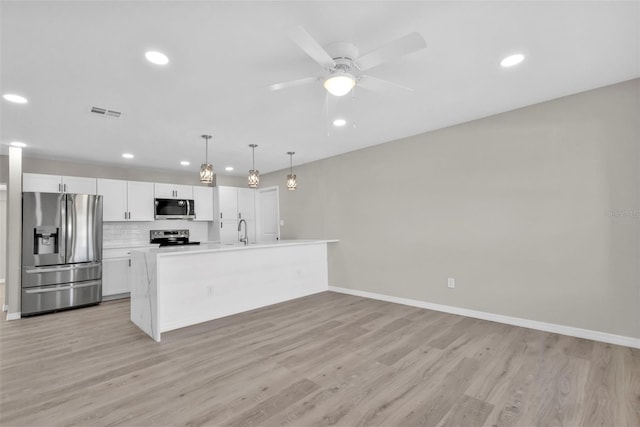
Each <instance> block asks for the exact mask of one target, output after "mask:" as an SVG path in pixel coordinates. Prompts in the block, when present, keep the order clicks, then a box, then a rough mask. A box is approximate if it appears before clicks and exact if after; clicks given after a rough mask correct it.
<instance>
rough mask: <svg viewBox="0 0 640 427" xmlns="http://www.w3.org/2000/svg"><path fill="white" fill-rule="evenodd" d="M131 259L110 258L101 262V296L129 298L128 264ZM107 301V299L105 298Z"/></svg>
mask: <svg viewBox="0 0 640 427" xmlns="http://www.w3.org/2000/svg"><path fill="white" fill-rule="evenodd" d="M130 262H131V258H112V259H103V260H102V296H103V297H110V296H114V295H120V294H122V297H127V296H129V295H128V293H129V292H130V287H129V264H130ZM107 299H109V298H107Z"/></svg>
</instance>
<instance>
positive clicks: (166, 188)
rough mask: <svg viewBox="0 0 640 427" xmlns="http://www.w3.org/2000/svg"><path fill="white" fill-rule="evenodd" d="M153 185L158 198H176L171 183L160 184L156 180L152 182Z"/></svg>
mask: <svg viewBox="0 0 640 427" xmlns="http://www.w3.org/2000/svg"><path fill="white" fill-rule="evenodd" d="M154 187H155V197H156V198H158V199H177V197H176V193H175V191H176V189H175V188H173V185H172V184H162V183H158V182H156V183H155V184H154Z"/></svg>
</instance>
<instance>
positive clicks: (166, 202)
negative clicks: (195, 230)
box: [155, 199, 195, 219]
mask: <svg viewBox="0 0 640 427" xmlns="http://www.w3.org/2000/svg"><path fill="white" fill-rule="evenodd" d="M155 205H156V212H155V218H156V219H193V218H194V217H195V213H194V203H193V200H189V199H156V204H155Z"/></svg>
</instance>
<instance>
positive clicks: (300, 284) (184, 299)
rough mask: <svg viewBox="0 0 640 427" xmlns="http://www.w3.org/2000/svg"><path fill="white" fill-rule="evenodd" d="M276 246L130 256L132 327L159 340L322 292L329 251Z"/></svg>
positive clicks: (311, 245) (318, 244) (311, 244)
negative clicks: (170, 333)
mask: <svg viewBox="0 0 640 427" xmlns="http://www.w3.org/2000/svg"><path fill="white" fill-rule="evenodd" d="M333 242H337V241H336V240H280V241H277V242H268V243H257V244H250V245H248V246H244V245H220V244H206V245H200V246H182V247H166V248H154V249H150V248H145V249H140V250H132V251H131V278H130V280H131V321H132V322H133V323H135V324H136V325H137V326H138V327H139V328H140V329H142V330H143V331H144V332H145V333H146V334H147V335H149V336H150V337H151V338H153V339H154V340H156V341H158V342H159V341H160V336H161V334H162V333H163V332H167V331H171V330H174V329H178V328H182V327H185V326H189V325H194V324H197V323H202V322H206V321H209V320H213V319H217V318H219V317H224V316H228V315H231V314H236V313H241V312H244V311H248V310H253V309H256V308H260V307H264V306H267V305H271V304H276V303H279V302H283V301H288V300H291V299H295V298H300V297H303V296H306V295H311V294H315V293H318V292H323V291H326V290H327V289H328V267H327V244H328V243H333Z"/></svg>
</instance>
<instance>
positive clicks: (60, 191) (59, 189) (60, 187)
mask: <svg viewBox="0 0 640 427" xmlns="http://www.w3.org/2000/svg"><path fill="white" fill-rule="evenodd" d="M58 193H62V184H58Z"/></svg>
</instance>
